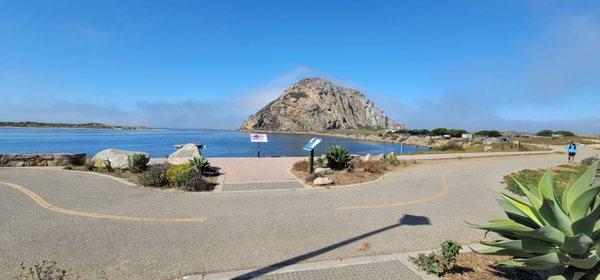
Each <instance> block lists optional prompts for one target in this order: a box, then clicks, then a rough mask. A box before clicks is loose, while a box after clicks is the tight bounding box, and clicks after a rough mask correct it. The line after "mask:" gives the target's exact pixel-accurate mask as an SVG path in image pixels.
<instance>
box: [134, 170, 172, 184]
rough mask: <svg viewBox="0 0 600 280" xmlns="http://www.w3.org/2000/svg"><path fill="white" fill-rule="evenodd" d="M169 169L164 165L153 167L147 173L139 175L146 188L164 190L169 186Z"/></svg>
mask: <svg viewBox="0 0 600 280" xmlns="http://www.w3.org/2000/svg"><path fill="white" fill-rule="evenodd" d="M166 173H167V167H166V166H164V165H153V166H150V167H149V168H148V170H146V172H144V173H141V174H140V175H139V177H138V178H139V180H140V183H141V184H142V185H144V186H146V187H153V188H162V187H164V186H167V185H168V181H167V174H166Z"/></svg>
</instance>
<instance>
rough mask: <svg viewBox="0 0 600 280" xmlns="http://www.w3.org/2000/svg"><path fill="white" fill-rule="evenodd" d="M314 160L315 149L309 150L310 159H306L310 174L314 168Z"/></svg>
mask: <svg viewBox="0 0 600 280" xmlns="http://www.w3.org/2000/svg"><path fill="white" fill-rule="evenodd" d="M314 161H315V149H312V150H310V159H309V160H308V173H309V174H312V173H313V171H314V169H313V163H314Z"/></svg>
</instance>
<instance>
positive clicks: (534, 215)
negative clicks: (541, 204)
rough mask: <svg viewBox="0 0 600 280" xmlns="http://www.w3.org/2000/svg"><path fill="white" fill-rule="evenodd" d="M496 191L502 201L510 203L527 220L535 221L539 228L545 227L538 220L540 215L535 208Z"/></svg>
mask: <svg viewBox="0 0 600 280" xmlns="http://www.w3.org/2000/svg"><path fill="white" fill-rule="evenodd" d="M494 190H495V191H496V192H497V193H498V194H500V196H501V197H502V199H504V200H505V201H506V202H508V203H510V204H511V205H512V206H513V207H514V208H516V209H517V210H518V211H519V212H521V214H523V215H525V216H526V217H527V218H529V219H530V220H532V221H534V222H535V223H536V224H537V225H538V226H539V227H541V226H543V224H542V222H541V221H540V219H539V218H538V217H539V216H540V213H539V212H538V211H537V210H536V209H535V208H533V207H531V205H529V204H527V203H525V202H523V201H520V200H518V199H516V198H513V197H511V196H509V195H507V194H505V193H503V192H501V191H499V190H497V189H494Z"/></svg>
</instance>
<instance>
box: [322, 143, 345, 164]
mask: <svg viewBox="0 0 600 280" xmlns="http://www.w3.org/2000/svg"><path fill="white" fill-rule="evenodd" d="M325 158H326V159H327V166H328V167H329V168H331V169H334V170H342V169H344V168H345V167H346V165H347V164H348V161H350V154H348V150H347V149H346V148H345V147H343V146H340V145H333V146H331V147H329V148H327V150H326V151H325Z"/></svg>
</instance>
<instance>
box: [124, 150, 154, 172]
mask: <svg viewBox="0 0 600 280" xmlns="http://www.w3.org/2000/svg"><path fill="white" fill-rule="evenodd" d="M149 161H150V158H149V157H147V156H146V155H144V154H133V155H131V156H130V157H129V158H128V159H127V165H128V167H129V170H130V171H131V172H133V173H140V172H143V171H145V170H146V169H147V168H148V162H149Z"/></svg>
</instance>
